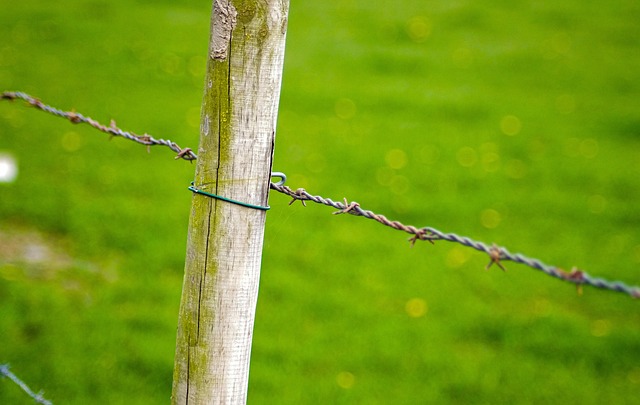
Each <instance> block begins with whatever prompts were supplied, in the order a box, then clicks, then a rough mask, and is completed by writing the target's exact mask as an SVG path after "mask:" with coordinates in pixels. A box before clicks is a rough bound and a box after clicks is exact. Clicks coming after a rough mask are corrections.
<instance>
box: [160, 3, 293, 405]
mask: <svg viewBox="0 0 640 405" xmlns="http://www.w3.org/2000/svg"><path fill="white" fill-rule="evenodd" d="M288 8H289V4H288V0H266V1H229V0H214V2H213V12H212V22H211V30H212V33H211V37H210V38H211V39H210V46H209V58H208V64H207V75H206V79H205V90H204V97H203V104H202V114H201V128H200V146H199V149H198V156H199V158H198V161H197V162H198V164H197V167H196V175H195V185H196V186H197V187H198V188H200V189H202V190H204V191H207V192H210V193H214V194H217V195H222V196H224V197H227V198H231V199H234V200H238V201H243V202H247V203H250V204H254V205H262V206H265V205H267V199H268V193H269V179H270V172H271V161H272V157H273V145H274V139H275V128H276V119H277V113H278V101H279V97H280V86H281V80H282V66H283V60H284V45H285V33H286V21H287V13H288ZM265 218H266V213H265V212H264V211H260V210H257V209H251V208H247V207H242V206H238V205H234V204H231V203H228V202H224V201H220V200H216V199H212V198H209V197H206V196H202V195H194V196H193V203H192V209H191V217H190V223H189V236H188V242H187V255H186V263H185V276H184V285H183V292H182V301H181V306H180V315H179V321H178V332H177V340H176V358H175V368H174V381H173V394H172V403H173V404H187V403H189V404H205V403H206V404H236V403H246V395H247V387H248V375H249V360H250V353H251V340H252V333H253V324H254V319H255V307H256V302H257V297H258V284H259V278H260V263H261V258H262V246H263V235H264V224H265Z"/></svg>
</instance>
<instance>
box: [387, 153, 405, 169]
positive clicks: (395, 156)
mask: <svg viewBox="0 0 640 405" xmlns="http://www.w3.org/2000/svg"><path fill="white" fill-rule="evenodd" d="M384 160H385V161H386V162H387V166H389V167H390V168H392V169H395V170H398V169H402V168H403V167H405V166H406V165H407V154H406V153H405V151H403V150H402V149H391V150H390V151H389V152H387V154H386V155H385V157H384Z"/></svg>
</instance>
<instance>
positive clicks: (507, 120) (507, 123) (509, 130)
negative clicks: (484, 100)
mask: <svg viewBox="0 0 640 405" xmlns="http://www.w3.org/2000/svg"><path fill="white" fill-rule="evenodd" d="M500 130H501V131H502V133H503V134H505V135H509V136H514V135H518V134H519V133H520V130H522V122H520V118H518V117H516V116H515V115H506V116H504V117H502V120H501V121H500Z"/></svg>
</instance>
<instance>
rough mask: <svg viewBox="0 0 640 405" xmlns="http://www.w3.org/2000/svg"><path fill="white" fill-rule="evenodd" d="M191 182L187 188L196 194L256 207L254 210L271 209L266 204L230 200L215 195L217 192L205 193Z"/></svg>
mask: <svg viewBox="0 0 640 405" xmlns="http://www.w3.org/2000/svg"><path fill="white" fill-rule="evenodd" d="M193 183H194V182H193V181H192V182H191V185H190V186H189V190H191V191H192V192H194V193H196V194H201V195H205V196H207V197H211V198H215V199H216V200H222V201H226V202H229V203H231V204H236V205H241V206H243V207H247V208H253V209H256V210H262V211H267V210H270V209H271V207H269V206H268V205H267V206H266V207H263V206H262V205H253V204H249V203H245V202H242V201H236V200H232V199H231V198H227V197H223V196H221V195H217V194H213V193H207V192H206V191H202V190H200V189H199V188H196V187H195V186H194V185H193Z"/></svg>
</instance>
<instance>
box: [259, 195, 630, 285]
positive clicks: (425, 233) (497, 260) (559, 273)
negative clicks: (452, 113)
mask: <svg viewBox="0 0 640 405" xmlns="http://www.w3.org/2000/svg"><path fill="white" fill-rule="evenodd" d="M270 187H271V189H272V190H275V191H277V192H279V193H282V194H285V195H288V196H289V197H291V198H292V200H291V201H290V202H289V205H291V204H293V203H294V202H296V201H301V202H302V204H303V205H305V206H306V204H305V201H312V202H314V203H316V204H322V205H326V206H329V207H333V208H336V209H337V210H338V211H335V212H334V214H351V215H355V216H360V217H364V218H368V219H372V220H374V221H376V222H378V223H380V224H382V225H385V226H388V227H390V228H393V229H396V230H398V231H403V232H406V233H408V234H411V235H413V236H412V237H411V238H409V242H410V243H411V246H413V245H414V244H415V243H416V241H418V240H423V241H428V242H430V243H432V244H433V243H434V242H435V241H438V240H444V241H447V242H453V243H458V244H460V245H462V246H465V247H469V248H472V249H475V250H478V251H480V252H484V253H486V254H488V255H489V259H490V261H489V263H488V264H487V265H486V267H485V268H486V269H487V270H488V269H489V268H490V267H491V266H492V265H494V264H495V265H496V266H498V267H499V268H500V269H502V270H503V271H506V268H505V267H504V266H503V265H502V262H503V261H513V262H516V263H520V264H523V265H525V266H528V267H531V268H533V269H536V270H540V271H542V272H543V273H544V274H547V275H549V276H552V277H555V278H558V279H561V280H564V281H567V282H570V283H573V284H575V285H576V288H577V289H578V292H579V293H582V286H583V285H590V286H593V287H596V288H601V289H605V290H611V291H617V292H622V293H625V294H628V295H630V296H631V297H633V298H640V287H638V286H629V285H627V284H625V283H623V282H621V281H608V280H605V279H603V278H598V277H592V276H590V275H589V274H588V273H586V272H585V271H583V270H581V269H578V268H577V267H573V268H572V269H571V270H570V271H567V270H563V269H561V268H559V267H556V266H550V265H548V264H545V263H543V262H542V261H540V260H538V259H532V258H530V257H527V256H525V255H523V254H521V253H515V254H514V253H511V252H509V251H508V250H507V249H506V248H504V247H501V246H498V245H496V244H495V243H494V244H492V245H490V246H489V245H487V244H486V243H484V242H478V241H475V240H473V239H471V238H468V237H466V236H459V235H457V234H455V233H445V232H442V231H439V230H437V229H435V228H431V227H421V228H418V227H415V226H413V225H405V224H403V223H401V222H399V221H391V220H389V219H388V218H387V217H385V216H384V215H381V214H376V213H374V212H373V211H369V210H365V209H362V208H361V207H360V204H358V203H357V202H350V203H349V202H347V199H346V198H345V199H344V203H341V202H336V201H333V200H332V199H330V198H325V197H321V196H319V195H312V194H309V193H308V192H307V191H306V190H305V189H304V188H298V189H296V190H292V189H291V188H289V187H288V186H285V185H282V184H275V183H271V185H270Z"/></svg>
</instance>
